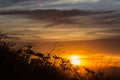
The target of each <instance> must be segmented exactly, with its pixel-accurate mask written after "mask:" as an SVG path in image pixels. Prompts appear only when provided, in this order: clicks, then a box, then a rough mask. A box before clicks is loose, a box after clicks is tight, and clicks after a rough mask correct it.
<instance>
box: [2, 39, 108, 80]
mask: <svg viewBox="0 0 120 80" xmlns="http://www.w3.org/2000/svg"><path fill="white" fill-rule="evenodd" d="M15 45H17V44H14V43H9V42H5V41H0V73H1V75H0V76H1V78H3V79H4V80H7V79H8V80H110V78H106V77H105V76H104V72H103V71H102V70H99V71H94V70H91V69H89V68H86V67H84V68H83V70H81V68H80V67H79V66H73V65H72V64H71V63H70V61H69V60H67V59H64V58H62V57H59V56H57V55H54V56H52V55H51V54H50V53H49V54H43V53H37V52H35V51H33V50H32V46H31V45H25V46H24V47H19V48H17V49H15V48H12V47H13V46H15Z"/></svg>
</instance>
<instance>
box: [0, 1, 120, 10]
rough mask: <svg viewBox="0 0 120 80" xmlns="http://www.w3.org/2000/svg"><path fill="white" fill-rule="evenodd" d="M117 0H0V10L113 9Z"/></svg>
mask: <svg viewBox="0 0 120 80" xmlns="http://www.w3.org/2000/svg"><path fill="white" fill-rule="evenodd" d="M119 7H120V1H119V0H0V10H13V9H27V10H28V9H30V10H31V9H32V10H33V9H53V8H56V9H76V8H77V9H102V10H103V9H114V10H118V9H119Z"/></svg>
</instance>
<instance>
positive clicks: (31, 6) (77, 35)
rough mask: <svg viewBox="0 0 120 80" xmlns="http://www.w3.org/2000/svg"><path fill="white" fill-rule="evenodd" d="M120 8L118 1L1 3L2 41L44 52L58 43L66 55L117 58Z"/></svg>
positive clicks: (22, 0)
mask: <svg viewBox="0 0 120 80" xmlns="http://www.w3.org/2000/svg"><path fill="white" fill-rule="evenodd" d="M119 7H120V1H119V0H0V38H7V39H12V40H14V41H21V42H34V43H35V44H36V46H37V47H39V50H40V51H43V52H45V51H46V50H49V48H50V47H52V46H53V45H54V44H55V42H59V43H60V45H62V47H63V48H62V49H63V50H61V52H64V53H65V54H68V53H74V54H81V55H92V56H93V55H95V56H100V55H102V54H103V55H115V56H118V55H120V50H119V46H120V12H119ZM36 9H37V11H35V10H36ZM38 9H42V10H38ZM46 9H58V10H46ZM73 9H74V10H73ZM6 10H7V12H5V11H6ZM11 10H13V11H11ZM14 10H15V11H14ZM22 10H23V11H22ZM31 10H32V11H31ZM51 42H52V43H51ZM38 43H39V44H38ZM56 50H57V51H59V50H58V49H56ZM59 53H60V52H59Z"/></svg>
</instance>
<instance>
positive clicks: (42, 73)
mask: <svg viewBox="0 0 120 80" xmlns="http://www.w3.org/2000/svg"><path fill="white" fill-rule="evenodd" d="M52 69H53V68H49V67H47V66H44V65H43V66H41V67H40V66H39V67H37V66H34V65H31V64H29V63H28V62H26V61H25V59H23V58H21V57H20V56H19V55H18V54H17V51H15V50H11V49H10V47H8V45H7V44H6V43H4V42H2V43H0V78H1V79H3V80H64V78H63V75H62V74H61V73H60V72H58V71H57V70H56V69H54V70H52Z"/></svg>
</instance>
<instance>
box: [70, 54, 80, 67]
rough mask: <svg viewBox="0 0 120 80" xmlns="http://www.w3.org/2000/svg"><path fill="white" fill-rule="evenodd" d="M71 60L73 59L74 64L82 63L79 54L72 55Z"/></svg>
mask: <svg viewBox="0 0 120 80" xmlns="http://www.w3.org/2000/svg"><path fill="white" fill-rule="evenodd" d="M70 61H71V64H73V65H80V64H81V60H80V59H79V56H71V57H70Z"/></svg>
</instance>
